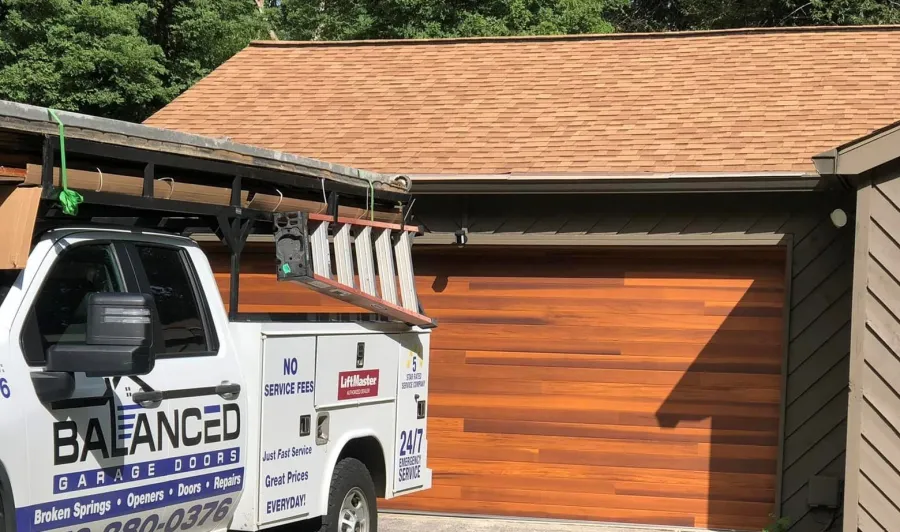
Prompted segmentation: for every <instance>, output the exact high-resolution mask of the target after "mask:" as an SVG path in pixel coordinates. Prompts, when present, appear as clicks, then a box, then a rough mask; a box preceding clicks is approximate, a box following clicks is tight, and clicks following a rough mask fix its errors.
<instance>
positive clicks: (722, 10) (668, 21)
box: [614, 0, 900, 31]
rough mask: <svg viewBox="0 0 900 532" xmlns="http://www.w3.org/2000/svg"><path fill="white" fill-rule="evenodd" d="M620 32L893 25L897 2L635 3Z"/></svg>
mask: <svg viewBox="0 0 900 532" xmlns="http://www.w3.org/2000/svg"><path fill="white" fill-rule="evenodd" d="M614 22H615V23H616V26H617V29H619V30H620V31H656V30H704V29H722V28H747V27H771V26H819V25H835V24H839V25H858V24H892V23H898V22H900V2H898V1H897V0H634V1H633V2H631V3H630V4H629V5H628V7H627V8H625V9H623V10H620V11H618V12H617V14H616V16H615V17H614Z"/></svg>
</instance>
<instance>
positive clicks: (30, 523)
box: [16, 467, 244, 532]
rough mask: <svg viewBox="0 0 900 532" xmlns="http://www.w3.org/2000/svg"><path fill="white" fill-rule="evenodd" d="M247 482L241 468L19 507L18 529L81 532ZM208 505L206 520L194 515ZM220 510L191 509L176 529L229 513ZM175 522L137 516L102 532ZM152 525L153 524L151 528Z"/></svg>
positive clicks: (146, 531)
mask: <svg viewBox="0 0 900 532" xmlns="http://www.w3.org/2000/svg"><path fill="white" fill-rule="evenodd" d="M243 484H244V468H243V467H239V468H235V469H229V470H226V471H220V472H217V473H208V474H206V475H198V476H194V477H189V478H183V479H179V480H170V481H167V482H158V483H155V484H148V485H144V486H135V487H133V488H131V489H122V490H117V491H108V492H106V493H98V494H94V495H84V496H81V497H75V498H71V499H65V500H58V501H52V502H45V503H42V504H36V505H33V506H27V507H24V508H17V509H16V523H17V527H16V528H17V529H18V531H19V532H25V531H26V530H30V531H34V532H41V531H44V530H53V529H59V528H67V529H68V528H71V529H73V530H74V532H78V531H79V530H83V529H84V528H83V527H84V526H85V525H87V524H88V523H93V522H98V521H107V520H110V519H115V518H118V517H123V516H127V515H133V514H139V513H143V512H148V511H150V510H155V509H157V508H164V507H167V506H175V505H181V504H184V503H187V502H193V501H197V500H201V499H209V498H212V497H217V496H221V495H225V494H230V493H235V492H238V491H240V490H241V489H242V488H243ZM223 502H224V501H223ZM211 505H215V508H212V506H211ZM207 506H209V507H210V508H212V509H210V510H209V515H207V514H204V516H194V517H196V518H193V517H192V515H193V514H192V511H193V510H194V509H195V508H196V509H197V512H198V513H199V512H201V511H204V508H206V507H207ZM219 508H220V506H219V503H218V502H215V503H213V502H211V503H209V504H207V505H206V506H203V505H197V506H193V507H191V508H190V509H188V510H187V512H186V515H185V516H184V517H183V522H182V523H178V525H177V527H176V528H177V529H178V530H188V529H190V528H192V527H195V526H197V523H198V522H199V519H200V517H204V521H206V520H208V519H209V518H210V515H212V516H213V519H214V518H215V515H217V514H216V511H219V512H220V514H221V515H223V517H224V516H225V515H227V514H228V510H227V509H225V510H220V509H219ZM179 511H180V510H176V511H175V512H174V513H173V514H172V516H171V517H172V519H176V516H177V515H179V514H178V512H179ZM154 517H155V519H156V522H155V523H154V522H153V519H154ZM172 519H167V520H166V522H165V523H161V522H159V521H160V518H159V516H152V515H151V516H148V517H146V518H143V519H138V518H133V519H130V520H125V523H124V524H122V523H119V525H120V528H115V525H116V523H110V524H108V525H106V526H105V527H104V528H103V529H102V531H101V532H151V531H156V530H160V531H162V530H166V526H169V525H172V526H175V521H173V520H172ZM151 525H153V527H152V528H151ZM135 527H136V528H135ZM176 528H173V529H171V530H175V529H176Z"/></svg>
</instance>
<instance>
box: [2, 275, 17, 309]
mask: <svg viewBox="0 0 900 532" xmlns="http://www.w3.org/2000/svg"><path fill="white" fill-rule="evenodd" d="M18 278H19V270H0V305H2V304H3V300H4V299H6V295H7V294H9V291H10V289H11V288H12V287H13V285H14V284H16V279H18Z"/></svg>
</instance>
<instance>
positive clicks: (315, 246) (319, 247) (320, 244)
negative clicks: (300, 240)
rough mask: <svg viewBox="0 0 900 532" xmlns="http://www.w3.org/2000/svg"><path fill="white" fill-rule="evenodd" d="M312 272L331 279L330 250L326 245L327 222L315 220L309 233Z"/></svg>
mask: <svg viewBox="0 0 900 532" xmlns="http://www.w3.org/2000/svg"><path fill="white" fill-rule="evenodd" d="M309 239H310V241H311V244H312V246H311V247H312V256H313V261H312V262H313V272H314V273H315V274H316V275H321V276H322V277H325V278H326V279H331V278H332V277H331V250H330V248H329V246H328V222H325V221H322V222H317V223H316V225H315V228H314V229H313V231H312V234H311V235H310V238H309Z"/></svg>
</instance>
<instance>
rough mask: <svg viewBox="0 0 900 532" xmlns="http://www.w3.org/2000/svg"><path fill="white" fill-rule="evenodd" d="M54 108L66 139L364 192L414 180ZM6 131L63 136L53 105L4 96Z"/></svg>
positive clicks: (0, 123)
mask: <svg viewBox="0 0 900 532" xmlns="http://www.w3.org/2000/svg"><path fill="white" fill-rule="evenodd" d="M55 112H56V114H57V116H58V117H59V118H60V120H61V121H62V122H63V124H64V125H65V136H66V138H67V139H79V140H84V141H91V142H100V143H103V144H106V145H116V146H121V147H125V148H136V149H143V150H148V151H153V152H158V153H165V154H171V155H178V156H186V157H194V158H198V159H208V160H212V161H217V162H223V163H229V164H235V165H243V166H245V167H248V168H254V169H260V170H271V171H277V172H283V173H285V174H286V175H295V176H298V177H303V178H314V179H317V180H329V181H333V182H335V183H341V184H344V185H349V186H352V187H358V188H359V190H360V191H361V194H363V195H365V194H366V193H367V192H368V191H369V190H370V188H374V189H376V190H380V191H384V192H387V193H394V194H406V193H407V192H408V187H409V178H408V177H406V176H402V175H387V174H381V173H377V172H370V171H367V170H361V169H358V168H351V167H349V166H343V165H340V164H334V163H329V162H326V161H321V160H318V159H311V158H308V157H301V156H297V155H293V154H289V153H284V152H280V151H275V150H269V149H265V148H260V147H257V146H251V145H248V144H240V143H237V142H233V141H231V140H229V139H226V138H213V137H204V136H200V135H193V134H190V133H183V132H180V131H173V130H169V129H161V128H156V127H152V126H146V125H143V124H134V123H131V122H124V121H121V120H112V119H108V118H102V117H96V116H90V115H85V114H80V113H72V112H68V111H55ZM3 129H6V130H12V131H17V132H20V133H29V134H35V135H51V136H52V135H57V134H58V124H57V123H56V122H55V121H54V120H53V119H52V118H51V116H50V114H49V109H48V108H45V107H36V106H33V105H26V104H22V103H16V102H10V101H4V100H0V130H3Z"/></svg>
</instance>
